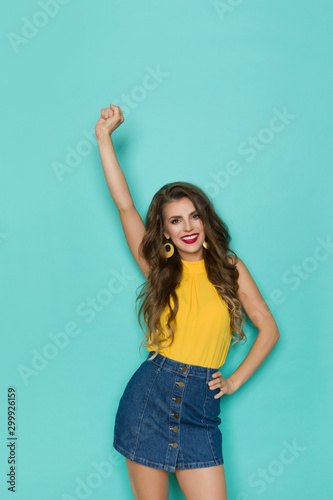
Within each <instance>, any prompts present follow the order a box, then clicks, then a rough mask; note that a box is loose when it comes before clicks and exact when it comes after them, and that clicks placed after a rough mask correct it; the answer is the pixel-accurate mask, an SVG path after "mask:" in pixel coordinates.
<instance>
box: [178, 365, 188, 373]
mask: <svg viewBox="0 0 333 500" xmlns="http://www.w3.org/2000/svg"><path fill="white" fill-rule="evenodd" d="M180 369H181V370H182V371H183V372H184V373H185V372H187V370H188V368H187V366H182V367H181V368H180Z"/></svg>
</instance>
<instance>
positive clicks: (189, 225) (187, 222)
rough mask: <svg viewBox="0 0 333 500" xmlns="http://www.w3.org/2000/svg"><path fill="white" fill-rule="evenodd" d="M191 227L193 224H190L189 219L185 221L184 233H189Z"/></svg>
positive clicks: (190, 220)
mask: <svg viewBox="0 0 333 500" xmlns="http://www.w3.org/2000/svg"><path fill="white" fill-rule="evenodd" d="M192 227H193V224H192V219H191V218H189V219H186V220H185V228H186V231H191V230H192Z"/></svg>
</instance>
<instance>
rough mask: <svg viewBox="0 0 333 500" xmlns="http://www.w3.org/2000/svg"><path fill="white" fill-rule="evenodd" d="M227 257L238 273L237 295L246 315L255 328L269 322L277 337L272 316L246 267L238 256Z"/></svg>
mask: <svg viewBox="0 0 333 500" xmlns="http://www.w3.org/2000/svg"><path fill="white" fill-rule="evenodd" d="M229 257H230V259H229V261H230V262H232V264H235V265H236V267H237V270H238V273H239V276H238V292H237V294H238V298H239V301H240V302H241V304H242V306H243V308H244V310H245V311H246V313H247V315H248V316H249V318H250V319H251V321H252V322H253V324H254V325H255V326H256V327H257V328H260V327H261V326H262V325H263V324H264V323H265V322H266V321H269V322H270V323H272V324H273V326H274V329H275V330H276V332H277V335H279V333H278V329H277V326H276V323H275V320H274V318H273V315H272V313H271V311H270V309H269V307H268V305H267V303H266V301H265V300H264V298H263V296H262V295H261V292H260V290H259V288H258V286H257V284H256V282H255V281H254V279H253V277H252V275H251V273H250V271H249V270H248V268H247V266H246V265H245V264H244V262H243V261H242V259H240V258H239V257H238V256H237V258H236V257H235V256H228V258H229Z"/></svg>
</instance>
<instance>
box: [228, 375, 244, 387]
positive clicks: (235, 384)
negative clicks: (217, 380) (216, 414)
mask: <svg viewBox="0 0 333 500" xmlns="http://www.w3.org/2000/svg"><path fill="white" fill-rule="evenodd" d="M228 380H229V381H230V382H231V385H232V387H233V388H234V390H235V391H237V390H238V389H239V388H240V386H241V385H242V384H241V383H240V382H239V380H237V377H234V376H233V375H231V376H230V377H228Z"/></svg>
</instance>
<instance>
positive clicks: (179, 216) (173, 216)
mask: <svg viewBox="0 0 333 500" xmlns="http://www.w3.org/2000/svg"><path fill="white" fill-rule="evenodd" d="M197 211H198V210H193V212H191V213H190V214H189V215H193V214H195V213H196V212H197ZM176 217H177V218H181V215H172V216H171V217H169V220H170V219H173V218H176Z"/></svg>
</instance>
